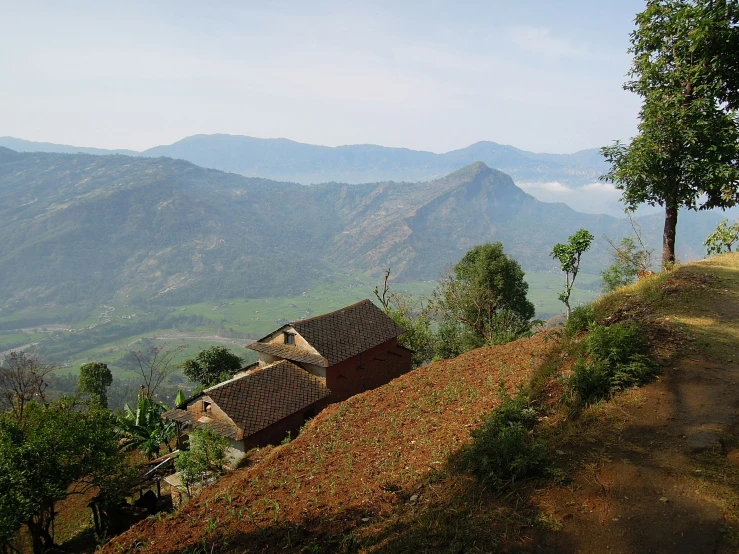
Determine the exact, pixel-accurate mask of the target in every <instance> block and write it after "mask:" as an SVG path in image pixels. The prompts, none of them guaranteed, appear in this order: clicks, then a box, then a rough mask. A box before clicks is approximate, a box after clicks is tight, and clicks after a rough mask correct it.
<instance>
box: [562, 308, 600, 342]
mask: <svg viewBox="0 0 739 554" xmlns="http://www.w3.org/2000/svg"><path fill="white" fill-rule="evenodd" d="M594 323H595V310H594V309H593V306H591V305H590V304H588V305H587V306H578V307H577V308H575V309H574V310H572V313H571V314H570V317H569V318H567V323H566V324H565V331H566V332H567V335H569V336H574V335H576V334H577V333H579V332H581V331H587V330H588V328H589V327H590V326H591V325H592V324H594Z"/></svg>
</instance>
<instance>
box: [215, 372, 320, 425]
mask: <svg viewBox="0 0 739 554" xmlns="http://www.w3.org/2000/svg"><path fill="white" fill-rule="evenodd" d="M203 393H204V394H207V395H208V396H210V397H211V398H212V399H213V402H215V403H216V404H217V405H218V407H219V408H220V409H221V410H223V411H224V412H225V413H226V414H227V415H228V417H230V418H231V419H232V420H233V422H234V423H236V425H238V426H239V427H240V428H241V429H243V431H244V437H247V436H249V435H251V434H253V433H256V432H257V431H261V430H262V429H264V428H266V427H268V426H270V425H272V424H273V423H276V422H277V421H279V420H281V419H282V418H285V417H287V416H289V415H291V414H293V413H295V412H297V411H298V410H300V409H302V408H305V407H306V406H310V405H311V404H313V403H314V402H317V401H318V400H321V399H322V398H325V397H326V396H328V395H329V394H331V391H330V390H328V388H326V382H325V379H321V378H320V377H316V376H315V375H311V374H310V373H308V372H307V371H305V370H304V369H302V368H300V367H298V366H296V365H295V364H293V363H292V362H289V361H287V360H282V361H279V362H277V363H274V364H272V365H268V366H266V367H264V368H262V369H259V370H255V371H252V372H251V373H248V374H247V375H244V376H243V377H239V378H238V379H232V380H230V381H226V382H224V383H220V384H218V385H216V386H214V387H211V388H209V389H206V390H205V391H203Z"/></svg>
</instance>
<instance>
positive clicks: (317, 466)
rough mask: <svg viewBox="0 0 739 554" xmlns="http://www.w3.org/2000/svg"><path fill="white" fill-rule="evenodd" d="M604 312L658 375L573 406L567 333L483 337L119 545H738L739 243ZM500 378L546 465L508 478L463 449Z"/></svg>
mask: <svg viewBox="0 0 739 554" xmlns="http://www.w3.org/2000/svg"><path fill="white" fill-rule="evenodd" d="M596 312H597V313H599V314H600V317H601V321H603V322H605V323H614V322H616V321H636V322H639V323H640V324H641V325H642V326H643V328H644V330H645V331H646V336H648V339H649V344H650V348H651V356H652V358H654V359H657V360H660V361H661V365H662V373H661V375H660V376H659V377H658V378H657V379H656V380H655V381H653V382H652V383H651V384H647V385H645V386H642V387H641V388H637V389H630V390H627V391H625V392H621V393H619V394H617V395H616V396H615V397H614V398H613V399H612V400H610V401H603V402H599V403H596V404H595V405H593V406H591V407H587V408H585V409H582V410H580V411H575V412H573V411H572V410H571V408H568V407H567V406H568V405H567V403H566V402H565V403H564V404H562V403H560V401H559V400H558V398H559V397H560V395H561V394H562V393H563V392H564V391H565V389H564V388H563V379H564V378H565V377H566V376H567V375H568V374H569V371H570V367H571V365H572V360H571V359H567V358H566V357H563V356H565V355H566V351H564V350H561V349H560V345H561V344H563V343H562V342H561V341H562V337H561V336H560V335H559V334H557V333H551V332H550V333H549V334H539V335H536V336H535V337H533V338H531V339H523V340H519V341H516V342H514V343H510V344H508V345H505V346H496V347H489V348H483V349H480V350H476V351H472V352H469V353H467V354H464V355H462V356H460V357H458V358H456V359H453V360H448V361H443V362H438V363H434V364H432V365H430V366H426V367H423V368H419V369H417V370H415V371H413V372H411V373H410V374H407V375H405V376H403V377H401V378H399V379H396V380H395V381H393V382H391V383H389V384H388V385H386V386H384V387H381V388H380V389H376V390H374V391H368V392H366V393H363V394H361V395H359V396H356V397H354V398H352V399H350V400H348V401H346V402H343V403H340V404H337V405H334V406H332V407H330V408H328V409H326V410H325V411H323V412H322V413H321V414H319V416H318V417H316V418H315V419H314V420H312V422H311V423H309V425H308V426H307V427H306V428H305V429H304V430H303V432H302V433H301V435H300V436H299V437H297V438H296V439H295V440H293V441H292V442H290V443H289V444H285V445H283V446H279V447H276V448H271V449H270V448H267V449H263V450H261V451H256V452H253V453H252V465H250V466H248V467H245V468H242V469H239V470H236V471H234V472H233V473H231V474H229V475H228V476H226V477H224V478H223V479H221V481H220V482H219V483H218V484H217V485H215V486H213V487H210V488H208V489H205V490H204V491H203V492H202V493H201V494H200V495H199V496H198V497H196V498H195V499H193V500H191V501H190V502H189V503H188V504H187V505H186V506H185V507H183V508H182V509H181V510H180V511H179V512H177V513H175V514H173V515H170V516H166V517H164V518H160V519H159V520H157V519H148V520H146V521H144V522H142V523H140V524H138V525H136V526H135V527H134V528H133V529H132V530H130V531H129V532H127V533H125V534H124V535H122V536H120V537H117V538H115V539H114V540H113V541H111V543H110V544H109V545H108V546H107V547H106V551H107V552H120V551H124V552H149V553H154V554H159V553H174V552H194V551H197V552H214V553H215V552H232V551H233V552H242V551H246V552H266V551H274V550H278V549H281V550H285V551H291V552H304V551H311V552H337V551H338V552H428V551H443V552H446V551H449V552H489V551H504V552H513V551H515V552H534V551H537V552H538V551H546V552H554V553H558V552H562V553H565V552H596V551H602V550H604V549H605V546H607V547H608V550H609V551H610V552H624V553H626V552H634V551H644V552H647V551H648V552H654V551H665V552H667V551H669V552H677V553H692V552H718V553H728V552H734V551H735V548H736V546H737V545H739V539H738V538H737V537H739V496H738V495H737V490H739V438H738V435H737V429H738V427H737V424H738V423H739V421H738V420H737V413H739V412H738V411H737V410H738V409H739V403H738V401H737V398H739V397H738V396H737V394H736V390H737V388H736V387H737V386H739V360H737V359H736V346H737V341H738V340H739V254H728V255H722V256H717V257H715V258H713V259H710V260H706V261H702V262H698V263H694V264H689V265H686V266H682V267H680V268H679V269H677V270H675V271H674V272H672V273H669V274H665V275H660V276H657V277H654V278H651V279H647V280H645V281H643V282H641V283H639V284H636V285H633V286H630V287H626V288H624V289H621V290H620V291H617V292H616V293H615V294H613V295H611V296H608V297H605V298H604V299H602V300H601V301H600V302H599V303H598V304H597V305H596ZM578 340H582V336H580V337H579V338H578ZM501 383H502V386H504V387H505V388H506V389H508V390H509V391H515V389H516V388H517V387H518V386H526V385H528V387H529V390H530V391H533V394H535V395H536V398H537V402H538V404H539V406H540V409H541V410H544V413H545V414H546V415H545V416H543V417H540V418H539V428H540V431H538V433H539V434H540V435H541V436H542V437H544V438H546V439H547V442H548V445H547V450H548V456H549V465H548V468H547V470H546V471H545V472H544V473H543V474H542V476H541V477H538V478H536V479H531V480H525V481H522V482H520V483H518V484H517V485H514V486H513V487H512V488H508V489H506V490H505V491H504V492H503V493H495V492H494V491H493V490H491V489H490V488H488V487H484V486H482V485H480V484H478V482H477V481H476V480H475V479H474V478H473V477H472V476H471V475H470V474H469V473H467V472H466V471H465V470H464V469H462V468H461V467H460V465H459V463H458V460H459V454H460V452H461V451H462V450H463V448H464V445H466V444H469V443H470V441H471V438H470V431H471V430H473V429H475V428H478V427H479V426H480V425H481V423H482V421H483V420H484V419H485V418H486V417H488V415H489V414H490V413H491V411H492V410H493V409H494V408H495V407H496V406H497V405H498V403H499V396H498V395H497V390H498V387H499V386H500V384H501Z"/></svg>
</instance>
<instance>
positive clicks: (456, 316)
mask: <svg viewBox="0 0 739 554" xmlns="http://www.w3.org/2000/svg"><path fill="white" fill-rule="evenodd" d="M528 290H529V285H528V283H526V281H525V280H524V272H523V270H522V269H521V266H520V265H519V264H518V262H517V261H516V260H514V259H513V258H511V257H509V256H506V254H505V253H504V252H503V245H502V244H501V243H500V242H494V243H490V242H489V243H487V244H481V245H478V246H475V247H474V248H472V249H471V250H470V251H469V252H467V253H466V254H465V255H464V256H463V257H462V259H461V260H460V261H459V262H458V263H457V265H455V266H454V267H453V268H452V269H451V270H450V271H449V272H447V274H446V275H444V276H442V278H441V280H440V281H439V285H438V287H437V289H436V291H435V292H434V299H433V304H434V309H435V311H436V312H437V314H438V315H439V316H440V318H441V319H442V321H444V320H446V321H447V322H448V321H454V322H457V323H458V324H460V325H462V327H463V330H464V335H465V336H464V338H465V343H466V346H465V347H464V348H465V349H466V350H469V349H471V348H478V347H480V346H483V345H485V344H504V343H506V342H509V341H511V340H514V339H516V338H518V337H519V336H522V335H524V334H525V333H527V332H528V331H529V330H530V328H531V325H530V320H531V318H532V317H534V313H535V312H536V310H535V308H534V305H533V304H532V303H531V302H530V301H529V300H528V298H526V293H527V292H528Z"/></svg>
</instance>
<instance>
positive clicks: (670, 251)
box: [662, 204, 677, 269]
mask: <svg viewBox="0 0 739 554" xmlns="http://www.w3.org/2000/svg"><path fill="white" fill-rule="evenodd" d="M676 230H677V206H674V205H670V204H667V205H666V206H665V230H664V233H663V235H662V269H669V268H671V267H672V266H673V265H674V264H675V233H676Z"/></svg>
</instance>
